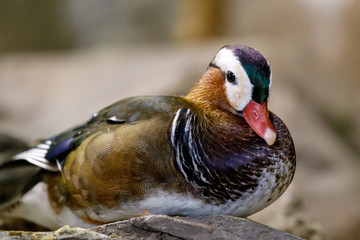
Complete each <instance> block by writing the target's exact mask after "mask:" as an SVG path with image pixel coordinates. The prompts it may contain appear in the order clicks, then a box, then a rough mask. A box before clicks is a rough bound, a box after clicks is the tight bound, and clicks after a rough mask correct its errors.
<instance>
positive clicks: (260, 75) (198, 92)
mask: <svg viewBox="0 0 360 240" xmlns="http://www.w3.org/2000/svg"><path fill="white" fill-rule="evenodd" d="M270 86H271V69H270V66H269V63H268V61H267V60H266V58H265V57H264V56H263V55H262V54H261V53H259V52H258V51H257V50H255V49H253V48H250V47H246V46H243V45H227V46H225V47H223V48H221V49H220V50H219V51H218V53H217V54H216V56H215V57H214V59H213V60H212V61H211V63H210V64H209V68H208V70H207V72H206V73H205V74H204V75H203V77H202V78H201V79H200V81H199V83H198V84H197V86H196V87H195V88H194V89H193V90H192V91H191V92H190V93H189V95H188V97H190V98H192V99H193V100H194V99H195V98H197V100H198V101H199V102H201V103H202V105H203V106H204V107H205V108H206V107H207V106H209V107H210V108H212V109H215V108H221V109H222V110H226V111H229V112H231V113H233V114H235V115H239V116H241V117H243V118H244V119H245V120H246V122H247V123H248V124H249V125H250V127H251V128H252V129H253V130H254V131H255V132H256V133H257V134H258V135H259V136H260V137H261V138H263V139H264V140H265V141H266V143H267V144H268V145H272V144H274V143H275V140H276V136H277V134H276V131H275V129H274V127H273V125H272V124H271V122H270V119H269V112H268V108H267V102H268V98H269V91H270ZM205 105H206V106H205Z"/></svg>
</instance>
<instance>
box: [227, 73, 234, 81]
mask: <svg viewBox="0 0 360 240" xmlns="http://www.w3.org/2000/svg"><path fill="white" fill-rule="evenodd" d="M226 79H227V80H228V81H229V82H235V74H234V73H233V72H232V71H227V72H226Z"/></svg>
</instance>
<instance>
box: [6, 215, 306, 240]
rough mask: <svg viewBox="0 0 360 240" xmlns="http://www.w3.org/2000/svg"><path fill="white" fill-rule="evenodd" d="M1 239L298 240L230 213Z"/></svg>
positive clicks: (142, 219) (148, 218) (12, 234)
mask: <svg viewBox="0 0 360 240" xmlns="http://www.w3.org/2000/svg"><path fill="white" fill-rule="evenodd" d="M0 239H6V240H7V239H9V240H15V239H62V240H65V239H73V240H80V239H81V240H82V239H167V240H175V239H196V240H202V239H204V240H205V239H206V240H212V239H240V240H241V239H244V240H245V239H246V240H251V239H256V240H262V239H264V240H265V239H266V240H272V239H273V240H275V239H276V240H300V239H301V238H298V237H295V236H293V235H290V234H288V233H285V232H281V231H279V230H276V229H273V228H270V227H268V226H265V225H262V224H260V223H257V222H254V221H251V220H247V219H243V218H237V217H231V216H203V217H169V216H163V215H149V216H145V217H139V218H132V219H129V220H125V221H120V222H116V223H111V224H106V225H103V226H99V227H94V228H91V229H83V228H77V227H76V228H70V227H68V226H65V227H62V228H60V229H58V230H56V231H54V232H21V231H7V232H6V231H4V232H0Z"/></svg>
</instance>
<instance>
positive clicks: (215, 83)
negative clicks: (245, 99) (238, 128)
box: [185, 67, 236, 119]
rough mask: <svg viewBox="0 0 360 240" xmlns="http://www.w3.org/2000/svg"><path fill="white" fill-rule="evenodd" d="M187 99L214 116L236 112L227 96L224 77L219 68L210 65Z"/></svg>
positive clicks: (220, 116)
mask: <svg viewBox="0 0 360 240" xmlns="http://www.w3.org/2000/svg"><path fill="white" fill-rule="evenodd" d="M185 99H186V100H187V101H189V102H191V103H193V104H194V105H195V106H196V107H197V108H198V109H202V110H203V111H204V112H205V113H206V115H209V116H212V117H214V118H218V119H220V118H223V117H224V115H229V114H234V113H235V114H236V112H235V110H233V109H232V108H231V107H230V104H229V102H228V100H227V98H226V95H225V87H224V77H223V76H222V74H221V71H220V69H217V68H213V67H210V68H209V69H208V70H207V71H206V72H205V73H204V75H203V76H202V77H201V78H200V80H199V81H198V83H197V84H196V85H195V87H193V88H192V89H191V90H190V92H189V94H188V95H187V96H186V97H185Z"/></svg>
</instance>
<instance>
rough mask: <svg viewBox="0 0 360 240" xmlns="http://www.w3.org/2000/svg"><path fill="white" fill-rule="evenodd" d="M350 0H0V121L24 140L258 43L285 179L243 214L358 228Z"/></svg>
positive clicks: (358, 100)
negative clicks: (264, 203) (226, 51)
mask: <svg viewBox="0 0 360 240" xmlns="http://www.w3.org/2000/svg"><path fill="white" fill-rule="evenodd" d="M359 13H360V2H359V1H356V0H292V1H286V0H276V1H275V0H274V1H257V0H253V1H246V0H241V1H236V0H226V1H225V0H224V1H215V0H197V1H191V0H184V1H175V0H167V1H165V0H163V1H161V0H138V1H131V0H123V1H115V0H103V1H96V0H43V1H26V0H2V1H0V132H2V133H9V134H11V135H13V136H16V137H19V138H22V139H25V140H27V141H32V140H34V139H37V138H43V137H48V136H51V135H53V134H56V133H58V132H60V131H62V130H64V129H66V128H68V127H70V126H72V125H74V124H77V123H81V122H83V121H85V120H86V119H87V118H88V117H89V116H90V115H91V114H92V113H93V112H95V111H97V110H99V109H101V108H103V107H105V106H107V105H109V104H111V103H112V102H114V101H116V100H119V99H121V98H124V97H127V96H132V95H145V94H152V95H155V94H156V95H159V94H186V93H187V91H188V90H189V89H190V88H191V87H192V86H193V85H194V83H195V82H196V81H197V79H198V78H199V77H200V76H201V74H202V72H203V71H204V70H205V69H206V67H207V64H208V63H209V62H210V61H211V59H212V58H213V56H214V54H215V53H216V52H217V50H218V49H219V48H220V47H222V46H223V45H226V44H230V43H241V44H245V45H249V46H252V47H255V48H257V49H258V50H259V51H260V52H262V53H263V54H264V55H265V56H266V57H267V59H268V60H269V62H270V64H271V66H272V69H273V86H272V93H271V101H270V106H269V108H270V109H271V110H272V111H273V112H275V113H276V114H277V115H279V116H280V117H281V118H282V119H283V120H284V121H285V123H286V124H287V125H288V127H289V128H290V131H291V132H292V135H293V138H294V141H295V145H296V148H297V156H298V158H297V161H298V168H297V173H296V175H295V180H294V182H293V184H292V186H291V187H290V189H289V190H288V191H287V192H286V193H285V194H284V196H283V197H281V199H280V200H278V201H277V202H276V203H274V204H273V205H272V206H271V207H269V208H267V209H266V210H264V211H262V212H260V213H258V214H255V215H254V216H252V217H251V218H252V219H255V220H257V221H259V222H262V223H265V224H269V225H271V226H274V227H276V228H279V229H282V230H285V231H289V232H291V233H293V234H295V235H298V236H302V237H306V238H308V239H326V238H327V237H328V238H331V239H356V238H360V206H359V203H360V177H359V171H360V159H359V156H360V138H359V135H360V80H359V76H360V67H359V64H360V50H359V47H358V44H359V42H360V14H359Z"/></svg>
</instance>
